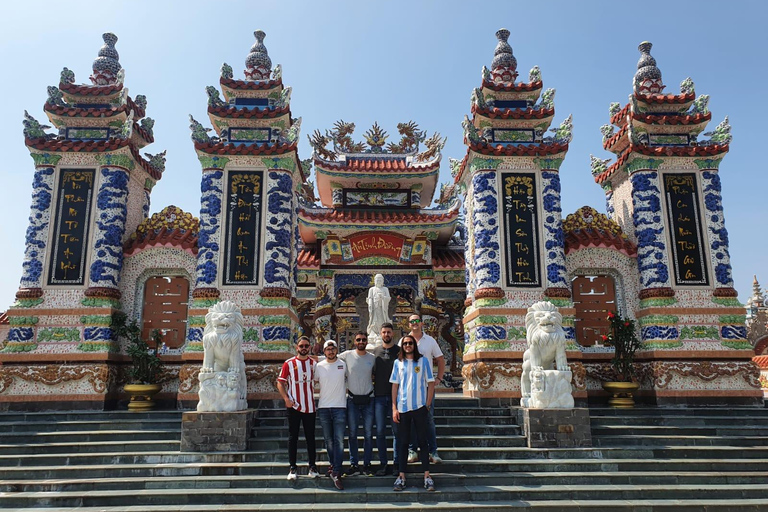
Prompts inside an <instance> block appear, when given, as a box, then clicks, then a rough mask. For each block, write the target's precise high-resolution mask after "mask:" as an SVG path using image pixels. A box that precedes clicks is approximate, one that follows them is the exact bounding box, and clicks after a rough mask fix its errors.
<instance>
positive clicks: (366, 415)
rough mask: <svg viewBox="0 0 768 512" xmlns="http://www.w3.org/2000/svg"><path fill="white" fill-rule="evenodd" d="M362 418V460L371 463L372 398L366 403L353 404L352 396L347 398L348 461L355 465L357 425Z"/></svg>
mask: <svg viewBox="0 0 768 512" xmlns="http://www.w3.org/2000/svg"><path fill="white" fill-rule="evenodd" d="M361 416H362V418H363V436H364V437H363V460H364V461H365V465H366V466H369V465H370V464H371V457H372V455H373V400H371V402H370V403H369V404H368V405H355V404H354V403H353V402H352V398H349V397H348V398H347V425H349V463H350V464H351V465H353V466H356V465H357V463H358V461H359V460H360V459H359V457H358V455H359V453H358V449H357V426H358V425H359V424H360V417H361Z"/></svg>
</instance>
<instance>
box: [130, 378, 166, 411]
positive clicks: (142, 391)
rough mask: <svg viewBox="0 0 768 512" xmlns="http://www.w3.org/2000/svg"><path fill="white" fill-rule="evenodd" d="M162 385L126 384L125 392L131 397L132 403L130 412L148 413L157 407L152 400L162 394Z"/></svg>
mask: <svg viewBox="0 0 768 512" xmlns="http://www.w3.org/2000/svg"><path fill="white" fill-rule="evenodd" d="M160 389H162V386H161V385H160V384H126V385H125V392H126V393H128V394H129V395H131V401H130V402H128V410H129V411H148V410H149V409H152V408H153V407H154V406H155V402H154V401H153V400H152V397H154V396H155V395H156V394H158V393H159V392H160Z"/></svg>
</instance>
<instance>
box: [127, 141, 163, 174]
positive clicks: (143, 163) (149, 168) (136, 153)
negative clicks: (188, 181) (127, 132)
mask: <svg viewBox="0 0 768 512" xmlns="http://www.w3.org/2000/svg"><path fill="white" fill-rule="evenodd" d="M129 147H130V148H131V155H133V158H135V159H136V161H137V162H139V165H140V166H141V168H142V169H144V170H145V171H147V173H148V174H149V175H150V176H152V177H153V178H154V179H156V180H159V179H160V178H162V177H163V173H161V172H160V171H158V170H157V169H155V168H154V167H152V166H151V165H149V162H148V161H146V160H144V158H143V157H142V156H141V154H140V153H139V150H138V149H136V147H135V146H134V145H133V144H131V145H130V146H129Z"/></svg>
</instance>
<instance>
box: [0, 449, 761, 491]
mask: <svg viewBox="0 0 768 512" xmlns="http://www.w3.org/2000/svg"><path fill="white" fill-rule="evenodd" d="M390 456H391V451H390ZM172 458H173V457H170V456H168V457H167V458H166V460H160V459H157V458H155V457H150V458H148V459H147V460H143V461H142V460H137V461H135V462H128V461H125V460H121V459H120V458H117V457H115V458H114V459H113V460H107V461H103V462H102V463H98V464H97V463H89V462H87V461H82V460H77V458H76V457H74V458H73V459H72V461H71V462H72V463H71V464H69V465H64V464H61V465H43V464H40V465H24V466H21V465H19V466H16V467H10V466H6V467H3V469H2V472H1V473H0V474H2V478H3V479H5V480H35V481H38V480H44V479H72V478H74V477H75V476H76V477H77V478H124V477H135V478H157V477H173V478H183V477H190V476H192V477H194V476H203V477H205V476H269V475H276V476H278V477H279V478H284V477H285V475H286V472H287V468H288V464H287V462H286V461H283V462H281V463H280V464H275V463H273V462H244V461H240V460H239V459H240V457H237V456H234V457H232V459H233V460H232V461H227V460H221V459H226V458H227V456H226V455H223V454H221V455H208V456H204V457H191V456H190V457H186V456H185V457H182V456H179V455H178V454H177V456H176V459H180V460H179V461H171V459H172ZM217 459H219V460H217ZM389 460H390V463H391V457H390V459H389ZM300 464H301V465H300V467H299V471H300V472H301V473H304V474H306V471H307V467H306V463H305V462H304V459H300ZM318 464H319V466H318V467H319V468H320V469H321V471H323V470H324V469H325V468H327V462H324V461H321V462H319V463H318ZM374 466H376V463H375V464H374ZM408 468H409V471H417V470H418V469H419V466H418V464H409V466H408ZM432 469H433V470H435V471H438V472H440V473H442V474H464V475H466V476H468V477H470V476H472V477H474V476H476V475H482V474H493V475H505V474H510V475H513V476H525V474H528V473H530V474H551V475H557V477H559V476H562V475H569V474H578V473H583V474H590V475H598V476H599V475H601V474H603V473H614V474H624V475H627V476H628V477H629V478H633V477H634V476H640V477H642V476H643V474H656V475H662V474H671V475H682V476H684V475H687V474H692V475H697V474H707V473H708V474H722V475H726V476H728V475H732V476H733V477H734V478H738V475H740V474H746V473H754V474H760V473H766V472H768V459H749V460H745V459H742V460H711V459H693V458H691V459H667V460H650V459H503V460H493V459H477V460H451V461H445V462H444V463H443V464H439V465H433V467H432ZM670 478H672V477H670ZM680 483H683V482H682V481H681V482H680Z"/></svg>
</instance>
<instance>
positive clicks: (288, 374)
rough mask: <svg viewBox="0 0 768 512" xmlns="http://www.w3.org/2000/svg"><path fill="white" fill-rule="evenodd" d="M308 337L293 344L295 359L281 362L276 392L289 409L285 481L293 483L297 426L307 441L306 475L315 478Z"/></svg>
mask: <svg viewBox="0 0 768 512" xmlns="http://www.w3.org/2000/svg"><path fill="white" fill-rule="evenodd" d="M309 347H310V343H309V338H307V337H306V336H302V337H301V338H299V342H298V344H297V345H296V357H292V358H290V359H288V360H287V361H286V362H285V363H283V368H282V370H281V371H280V376H279V377H278V378H277V390H278V391H279V392H280V395H281V396H282V397H283V400H285V406H286V407H287V408H288V461H289V463H290V465H291V469H290V470H289V471H288V480H289V481H295V480H296V478H297V474H298V470H297V468H296V451H297V448H298V445H299V426H303V427H304V439H305V440H306V441H307V455H308V456H309V473H308V475H309V476H310V477H311V478H318V477H319V476H320V473H318V472H317V466H316V465H315V457H316V449H315V399H314V395H313V394H314V378H315V364H316V363H315V361H314V360H313V359H312V358H310V357H309Z"/></svg>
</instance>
